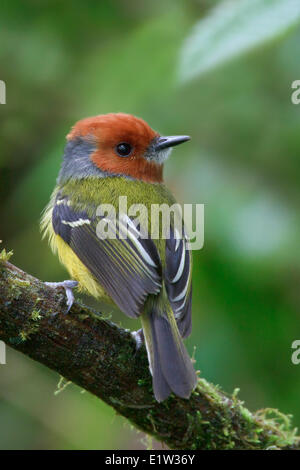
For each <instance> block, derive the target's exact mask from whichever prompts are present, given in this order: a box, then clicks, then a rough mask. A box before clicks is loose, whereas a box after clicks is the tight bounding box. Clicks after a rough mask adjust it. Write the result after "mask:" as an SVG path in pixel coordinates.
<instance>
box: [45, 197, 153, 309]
mask: <svg viewBox="0 0 300 470" xmlns="http://www.w3.org/2000/svg"><path fill="white" fill-rule="evenodd" d="M99 220H100V219H96V218H91V217H89V216H88V214H87V213H86V212H85V211H84V210H79V209H78V208H77V209H75V208H74V207H72V204H71V202H70V201H69V200H68V198H67V197H65V196H64V197H61V196H60V195H59V194H58V196H57V198H56V201H55V205H54V208H53V213H52V225H53V229H54V232H55V233H56V234H58V235H60V237H61V238H62V239H63V240H64V241H65V242H66V243H67V244H68V245H69V246H70V248H71V249H72V250H73V251H74V252H75V253H76V255H77V256H78V258H79V259H80V261H81V262H82V263H83V264H84V265H85V266H86V267H87V268H88V269H89V271H90V272H91V273H92V275H93V276H94V277H95V278H96V279H97V281H98V282H99V283H100V285H101V286H102V287H103V288H104V289H105V291H106V292H107V293H108V295H109V296H110V297H111V298H112V299H113V300H114V302H115V303H116V304H117V305H118V307H119V308H120V309H121V310H122V311H123V312H124V313H126V314H127V315H128V316H130V317H133V318H135V317H137V316H138V315H139V314H140V313H141V311H142V308H143V306H144V303H145V299H146V297H147V296H148V295H149V294H156V293H158V292H159V291H160V289H161V263H160V258H159V255H158V252H157V249H156V246H155V244H154V242H153V240H151V239H142V238H140V237H138V229H137V228H136V227H135V226H133V224H132V226H130V219H129V220H128V221H127V222H129V228H128V232H127V234H128V236H127V238H125V239H123V238H122V236H124V225H123V222H124V221H123V219H122V220H121V221H120V223H117V224H116V226H115V228H116V231H115V237H116V238H115V239H111V238H107V239H101V238H99V232H98V235H97V224H98V223H99ZM121 234H122V235H121Z"/></svg>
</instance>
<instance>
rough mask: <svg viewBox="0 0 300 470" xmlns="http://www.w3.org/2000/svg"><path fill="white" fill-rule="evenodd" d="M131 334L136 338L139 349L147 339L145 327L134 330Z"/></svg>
mask: <svg viewBox="0 0 300 470" xmlns="http://www.w3.org/2000/svg"><path fill="white" fill-rule="evenodd" d="M131 336H132V337H133V339H134V340H135V343H136V350H137V351H138V350H139V349H140V347H141V346H142V345H143V344H144V341H145V338H144V333H143V329H142V328H141V329H140V330H137V331H132V332H131Z"/></svg>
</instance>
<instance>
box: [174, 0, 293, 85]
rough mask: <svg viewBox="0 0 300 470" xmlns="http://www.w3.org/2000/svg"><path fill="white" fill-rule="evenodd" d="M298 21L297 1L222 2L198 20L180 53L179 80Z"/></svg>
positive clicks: (187, 78)
mask: <svg viewBox="0 0 300 470" xmlns="http://www.w3.org/2000/svg"><path fill="white" fill-rule="evenodd" d="M299 21H300V1H299V0H238V1H235V0H231V1H223V2H222V3H221V4H219V5H218V7H216V8H214V9H213V10H211V11H210V12H209V14H208V16H206V17H205V18H203V19H202V20H200V21H199V22H198V23H197V24H196V25H195V27H194V29H193V30H192V31H191V33H190V35H189V36H188V37H187V39H186V41H185V43H184V45H183V47H182V50H181V56H180V62H179V79H180V81H182V82H185V81H189V80H191V79H193V78H195V77H197V76H201V75H202V74H204V73H205V72H207V71H210V70H212V69H213V68H215V67H217V66H219V65H221V64H223V63H225V62H226V61H228V60H230V59H232V58H233V57H235V56H237V55H240V54H242V53H245V52H248V51H250V50H251V49H253V48H255V47H257V46H259V45H261V44H263V43H265V42H267V41H270V40H272V39H275V38H276V37H278V36H280V35H282V34H284V33H285V32H286V31H287V30H288V29H289V28H291V27H292V26H294V25H296V24H297V23H298V22H299Z"/></svg>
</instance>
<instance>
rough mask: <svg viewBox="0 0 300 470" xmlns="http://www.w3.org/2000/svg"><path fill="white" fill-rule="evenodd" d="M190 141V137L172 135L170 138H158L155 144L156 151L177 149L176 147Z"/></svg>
mask: <svg viewBox="0 0 300 470" xmlns="http://www.w3.org/2000/svg"><path fill="white" fill-rule="evenodd" d="M188 140H190V137H189V136H188V135H171V136H169V137H158V139H157V140H156V143H155V146H154V147H155V150H163V149H166V148H169V147H175V145H179V144H182V143H183V142H187V141H188Z"/></svg>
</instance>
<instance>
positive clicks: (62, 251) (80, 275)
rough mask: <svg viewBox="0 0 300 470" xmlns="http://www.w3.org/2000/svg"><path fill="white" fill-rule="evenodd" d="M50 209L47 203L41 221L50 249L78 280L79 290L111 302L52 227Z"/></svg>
mask: <svg viewBox="0 0 300 470" xmlns="http://www.w3.org/2000/svg"><path fill="white" fill-rule="evenodd" d="M52 210H53V206H51V205H49V206H48V208H47V209H46V211H45V213H44V215H43V218H42V222H41V228H42V231H43V233H44V237H45V236H46V237H47V238H48V239H49V242H50V246H51V249H52V251H53V252H54V253H57V254H58V257H59V260H60V262H61V263H62V264H63V265H64V266H65V267H66V268H67V270H68V271H69V273H70V276H71V277H72V279H75V281H77V282H78V284H79V285H78V288H79V290H80V291H83V292H84V291H85V292H88V293H89V294H90V295H92V296H93V297H96V298H98V299H99V298H101V300H104V301H106V302H110V303H111V302H112V300H111V298H110V297H109V296H108V295H107V293H106V292H105V290H104V289H103V288H102V286H101V285H100V284H99V283H98V282H97V280H96V279H95V278H94V276H93V275H92V274H91V273H90V271H89V270H88V269H87V268H86V267H85V265H84V264H83V263H82V262H81V261H80V259H79V258H78V256H77V255H76V254H75V253H74V251H73V250H72V249H71V248H70V247H69V245H68V244H67V243H65V242H64V240H63V239H62V238H61V237H60V236H59V235H56V233H55V232H54V230H53V227H52Z"/></svg>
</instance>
